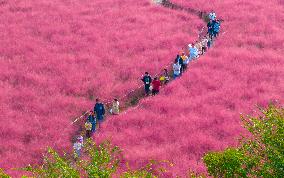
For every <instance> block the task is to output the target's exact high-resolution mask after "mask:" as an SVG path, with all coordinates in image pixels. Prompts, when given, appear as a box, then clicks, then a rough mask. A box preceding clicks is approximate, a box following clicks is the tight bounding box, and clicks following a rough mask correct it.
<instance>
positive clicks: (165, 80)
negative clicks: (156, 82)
mask: <svg viewBox="0 0 284 178" xmlns="http://www.w3.org/2000/svg"><path fill="white" fill-rule="evenodd" d="M161 78H163V80H161ZM161 78H160V81H161V82H163V84H167V83H169V82H170V75H169V72H168V70H167V69H164V73H163V75H162V77H161Z"/></svg>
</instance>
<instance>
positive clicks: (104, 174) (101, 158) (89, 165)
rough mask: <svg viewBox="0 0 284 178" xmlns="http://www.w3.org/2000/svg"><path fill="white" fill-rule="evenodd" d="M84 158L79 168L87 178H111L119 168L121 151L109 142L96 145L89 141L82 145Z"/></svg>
mask: <svg viewBox="0 0 284 178" xmlns="http://www.w3.org/2000/svg"><path fill="white" fill-rule="evenodd" d="M84 150H85V151H84V153H85V156H86V158H84V159H82V160H81V161H79V165H80V167H81V168H82V169H83V170H84V171H85V172H86V175H87V177H89V178H108V177H111V175H113V174H114V173H115V172H116V171H117V168H118V166H119V162H120V160H121V156H122V155H121V150H120V149H119V148H118V147H117V146H112V145H111V144H110V142H109V141H105V142H103V143H101V144H100V145H96V144H95V143H94V142H93V141H92V140H91V139H87V141H86V143H85V144H84Z"/></svg>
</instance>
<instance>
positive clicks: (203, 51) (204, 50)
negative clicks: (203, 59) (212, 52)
mask: <svg viewBox="0 0 284 178" xmlns="http://www.w3.org/2000/svg"><path fill="white" fill-rule="evenodd" d="M205 52H206V47H205V46H202V50H201V53H202V54H204V53H205Z"/></svg>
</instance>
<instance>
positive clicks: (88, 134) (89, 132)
mask: <svg viewBox="0 0 284 178" xmlns="http://www.w3.org/2000/svg"><path fill="white" fill-rule="evenodd" d="M91 136H92V131H91V130H86V137H87V138H91Z"/></svg>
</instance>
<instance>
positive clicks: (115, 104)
mask: <svg viewBox="0 0 284 178" xmlns="http://www.w3.org/2000/svg"><path fill="white" fill-rule="evenodd" d="M110 113H111V114H113V115H118V114H119V102H118V99H116V98H115V99H114V100H113V102H112V108H111V110H110Z"/></svg>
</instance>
